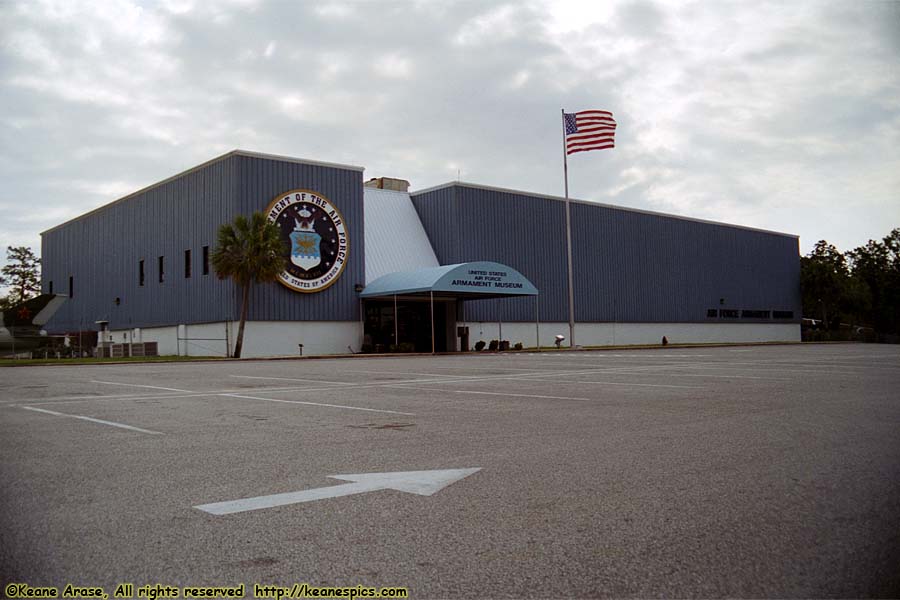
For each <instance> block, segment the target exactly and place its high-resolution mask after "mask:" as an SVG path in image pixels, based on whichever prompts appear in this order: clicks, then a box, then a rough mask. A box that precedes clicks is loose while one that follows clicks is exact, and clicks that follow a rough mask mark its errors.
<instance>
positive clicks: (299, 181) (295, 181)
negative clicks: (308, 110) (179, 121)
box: [237, 156, 365, 321]
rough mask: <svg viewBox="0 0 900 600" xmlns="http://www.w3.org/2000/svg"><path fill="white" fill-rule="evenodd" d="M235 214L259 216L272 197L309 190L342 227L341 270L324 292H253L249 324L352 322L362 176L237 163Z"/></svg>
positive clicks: (359, 263)
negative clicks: (344, 251) (345, 243)
mask: <svg viewBox="0 0 900 600" xmlns="http://www.w3.org/2000/svg"><path fill="white" fill-rule="evenodd" d="M238 160H239V184H238V193H237V205H238V209H239V210H240V211H241V212H243V213H244V214H249V213H251V212H253V211H254V210H265V209H266V207H267V206H268V205H269V203H270V202H272V200H274V199H275V197H276V196H278V195H280V194H282V193H283V192H287V191H289V190H292V189H309V190H313V191H315V192H317V193H319V194H321V195H323V196H325V197H326V198H328V200H330V201H331V202H332V203H333V204H334V205H335V206H337V207H338V210H340V211H341V214H342V215H343V216H344V220H345V221H346V223H347V228H348V229H347V231H348V235H349V239H350V254H349V257H348V260H347V266H346V267H344V271H343V273H341V276H340V277H339V278H338V280H337V281H336V282H335V283H334V284H333V285H332V286H331V287H329V288H328V289H325V290H323V291H321V292H317V293H313V294H303V293H300V292H295V291H293V290H290V289H288V288H286V287H284V286H283V285H281V284H280V283H277V282H276V283H268V284H264V285H257V286H254V287H253V290H252V292H251V295H250V314H249V317H248V318H249V319H251V320H256V321H358V320H359V295H358V294H357V293H356V290H355V289H354V288H355V286H356V284H360V285H364V284H365V241H364V235H363V223H364V217H363V184H362V172H360V171H354V170H344V169H336V168H330V167H322V166H319V165H308V164H300V163H292V162H281V161H273V160H265V159H259V158H253V157H247V156H241V157H238Z"/></svg>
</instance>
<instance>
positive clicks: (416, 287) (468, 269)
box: [360, 261, 539, 300]
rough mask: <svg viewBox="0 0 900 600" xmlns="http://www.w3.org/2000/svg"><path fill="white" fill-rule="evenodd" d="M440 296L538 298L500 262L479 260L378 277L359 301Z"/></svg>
mask: <svg viewBox="0 0 900 600" xmlns="http://www.w3.org/2000/svg"><path fill="white" fill-rule="evenodd" d="M429 293H431V294H440V295H442V296H454V297H458V298H464V299H469V300H475V299H477V298H498V297H502V296H537V295H538V293H539V292H538V289H537V288H536V287H535V286H534V284H532V283H531V282H530V281H528V279H527V278H526V277H525V276H524V275H522V274H521V273H519V272H518V271H516V270H515V269H513V268H512V267H508V266H506V265H504V264H501V263H496V262H488V261H479V262H468V263H460V264H457V265H444V266H441V267H432V268H428V269H416V270H415V271H401V272H398V273H389V274H387V275H384V276H383V277H379V278H378V279H376V280H375V281H373V282H372V283H370V284H369V285H367V286H366V288H365V289H364V290H363V291H362V293H361V294H360V297H361V298H384V297H389V296H411V295H420V294H421V295H425V294H429Z"/></svg>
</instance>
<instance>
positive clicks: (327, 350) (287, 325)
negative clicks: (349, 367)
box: [231, 321, 363, 358]
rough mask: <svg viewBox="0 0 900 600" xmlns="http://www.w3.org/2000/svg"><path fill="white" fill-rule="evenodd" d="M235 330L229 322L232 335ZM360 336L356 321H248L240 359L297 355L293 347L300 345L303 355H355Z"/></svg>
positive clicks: (233, 325) (297, 351) (360, 330)
mask: <svg viewBox="0 0 900 600" xmlns="http://www.w3.org/2000/svg"><path fill="white" fill-rule="evenodd" d="M237 330H238V324H237V323H233V324H232V328H231V331H232V332H233V333H232V336H236V335H237ZM362 337H363V333H362V323H359V322H357V321H248V322H247V325H246V327H245V330H244V350H243V352H241V356H242V357H245V358H253V357H260V356H300V348H298V347H297V344H303V355H304V356H320V355H325V354H349V353H350V349H351V348H352V349H353V351H354V352H359V350H360V348H359V346H360V343H361V342H362ZM233 345H234V342H233V341H232V346H233Z"/></svg>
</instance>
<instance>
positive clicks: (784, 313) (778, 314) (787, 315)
mask: <svg viewBox="0 0 900 600" xmlns="http://www.w3.org/2000/svg"><path fill="white" fill-rule="evenodd" d="M772 317H773V318H775V319H793V318H794V311H792V310H776V311H774V312H773V313H772Z"/></svg>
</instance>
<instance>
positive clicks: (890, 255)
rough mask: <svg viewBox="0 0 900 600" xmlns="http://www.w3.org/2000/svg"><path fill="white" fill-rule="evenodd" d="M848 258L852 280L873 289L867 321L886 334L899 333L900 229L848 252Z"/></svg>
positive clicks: (870, 289)
mask: <svg viewBox="0 0 900 600" xmlns="http://www.w3.org/2000/svg"><path fill="white" fill-rule="evenodd" d="M847 259H848V262H849V265H850V268H851V270H852V274H853V279H854V280H855V281H857V282H858V283H859V285H860V286H865V287H866V288H867V289H868V290H869V291H870V302H869V305H868V306H867V311H866V322H867V323H868V324H870V325H872V326H873V327H875V328H876V329H877V330H878V331H881V332H884V333H894V334H896V333H900V314H898V313H900V228H898V229H894V230H893V231H892V232H891V233H890V234H889V235H888V236H887V237H885V238H883V239H882V241H880V242H878V241H875V240H869V242H868V243H867V244H866V245H865V246H860V247H859V248H856V249H854V250H851V251H849V252H847Z"/></svg>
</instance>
